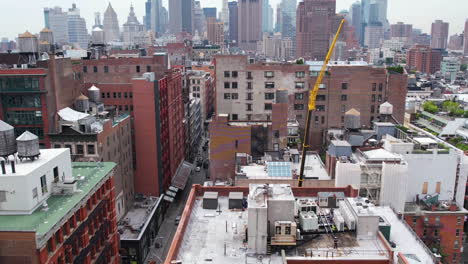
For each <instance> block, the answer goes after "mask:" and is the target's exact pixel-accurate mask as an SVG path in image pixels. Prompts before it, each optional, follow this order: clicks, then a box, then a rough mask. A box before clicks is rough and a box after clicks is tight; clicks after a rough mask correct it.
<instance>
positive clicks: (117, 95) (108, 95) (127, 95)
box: [101, 92, 133, 98]
mask: <svg viewBox="0 0 468 264" xmlns="http://www.w3.org/2000/svg"><path fill="white" fill-rule="evenodd" d="M101 97H102V98H111V93H101ZM112 98H122V92H113V93H112ZM123 98H133V93H132V92H128V93H127V92H123Z"/></svg>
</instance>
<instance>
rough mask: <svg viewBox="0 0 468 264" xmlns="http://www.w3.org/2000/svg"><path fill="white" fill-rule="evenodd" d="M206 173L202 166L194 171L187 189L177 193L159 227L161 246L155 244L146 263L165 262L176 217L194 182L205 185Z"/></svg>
mask: <svg viewBox="0 0 468 264" xmlns="http://www.w3.org/2000/svg"><path fill="white" fill-rule="evenodd" d="M202 152H203V151H202ZM202 152H200V153H202ZM205 156H206V152H205V153H203V158H206V157H205ZM206 175H207V170H206V169H203V168H201V171H200V172H195V171H194V172H193V174H191V175H190V178H189V179H188V182H187V185H186V187H185V190H184V191H183V192H182V193H179V194H178V195H177V197H176V199H175V200H174V202H173V203H172V204H171V205H170V206H169V208H168V209H167V212H166V218H165V219H164V221H163V223H162V225H161V228H160V229H159V233H158V236H157V238H156V240H155V244H161V247H159V248H157V247H155V246H154V245H153V246H152V247H151V249H150V252H149V254H148V256H147V258H146V260H145V263H148V264H149V263H152V262H156V264H159V263H164V260H165V259H166V255H167V252H168V251H169V248H170V246H171V243H172V239H173V237H174V235H175V232H176V230H177V225H176V224H175V219H176V217H177V216H179V215H182V212H183V211H184V207H185V203H186V202H187V199H188V196H189V194H190V190H191V186H192V184H202V185H203V182H204V181H205V178H206Z"/></svg>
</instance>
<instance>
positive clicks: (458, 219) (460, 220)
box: [457, 216, 462, 225]
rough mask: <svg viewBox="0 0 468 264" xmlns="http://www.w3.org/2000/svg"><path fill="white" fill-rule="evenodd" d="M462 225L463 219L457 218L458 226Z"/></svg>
mask: <svg viewBox="0 0 468 264" xmlns="http://www.w3.org/2000/svg"><path fill="white" fill-rule="evenodd" d="M461 224H462V217H461V216H457V225H461Z"/></svg>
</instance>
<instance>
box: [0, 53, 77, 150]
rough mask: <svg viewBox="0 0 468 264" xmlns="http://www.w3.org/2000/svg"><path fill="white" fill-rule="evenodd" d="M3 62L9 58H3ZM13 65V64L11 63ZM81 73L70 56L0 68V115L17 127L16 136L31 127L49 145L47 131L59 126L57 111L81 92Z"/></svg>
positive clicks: (69, 103)
mask: <svg viewBox="0 0 468 264" xmlns="http://www.w3.org/2000/svg"><path fill="white" fill-rule="evenodd" d="M2 59H3V57H0V64H3V63H6V64H8V63H9V62H8V61H2ZM11 67H13V66H12V65H11ZM81 81H82V80H81V75H80V74H79V73H77V72H75V71H74V70H73V69H72V64H71V61H70V59H63V58H61V59H56V58H55V57H54V56H51V58H50V59H49V60H46V61H39V62H38V63H37V68H28V66H26V68H19V69H18V68H17V69H13V68H10V69H1V70H0V95H1V96H0V119H2V120H5V121H6V122H7V123H9V124H11V125H12V126H13V127H15V133H16V135H17V136H19V135H21V134H22V133H23V132H24V131H26V130H28V131H30V132H32V133H34V134H35V135H37V136H38V137H39V141H40V144H41V146H43V147H50V139H49V136H48V134H49V133H51V132H54V131H55V130H56V128H57V121H58V119H57V111H58V110H60V109H62V108H65V107H68V106H71V105H72V104H73V102H74V100H75V99H76V98H77V97H78V96H79V95H80V92H81V91H80V89H81Z"/></svg>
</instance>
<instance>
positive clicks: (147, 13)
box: [143, 0, 152, 30]
mask: <svg viewBox="0 0 468 264" xmlns="http://www.w3.org/2000/svg"><path fill="white" fill-rule="evenodd" d="M151 7H152V5H151V0H146V2H145V17H144V18H143V23H144V24H145V29H146V30H151Z"/></svg>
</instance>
